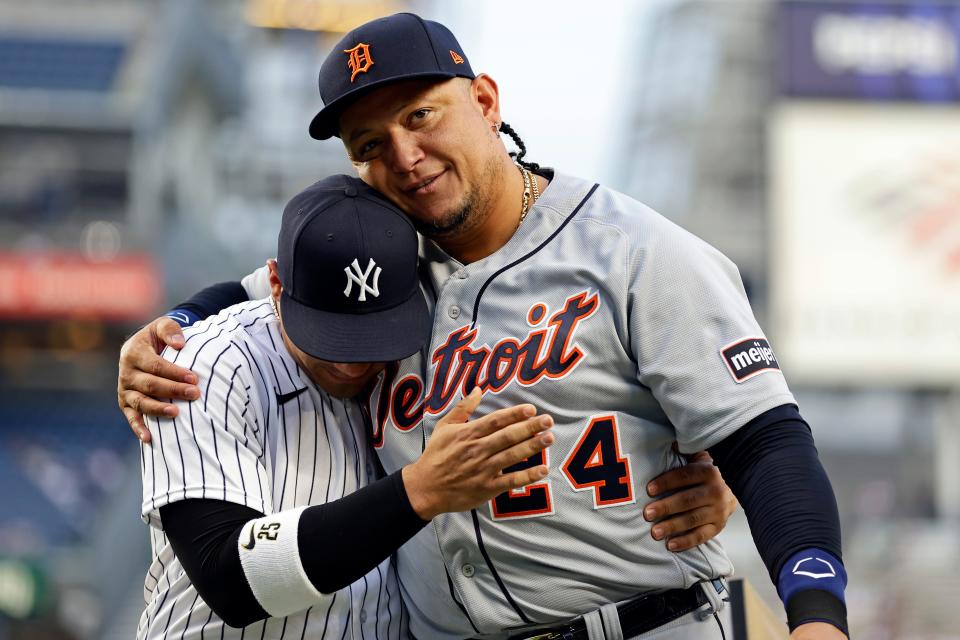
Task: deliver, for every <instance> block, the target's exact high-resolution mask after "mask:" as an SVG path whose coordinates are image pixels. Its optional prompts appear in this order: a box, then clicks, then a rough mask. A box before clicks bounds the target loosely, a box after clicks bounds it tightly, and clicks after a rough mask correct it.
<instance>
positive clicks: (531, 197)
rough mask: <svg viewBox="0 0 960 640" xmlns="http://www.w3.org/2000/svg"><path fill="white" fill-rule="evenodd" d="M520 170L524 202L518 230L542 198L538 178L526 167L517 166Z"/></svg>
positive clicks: (521, 207) (522, 202)
mask: <svg viewBox="0 0 960 640" xmlns="http://www.w3.org/2000/svg"><path fill="white" fill-rule="evenodd" d="M517 167H518V168H519V169H520V175H521V177H523V200H522V201H521V203H520V221H519V222H517V228H518V229H519V228H520V225H522V224H523V220H524V218H526V217H527V214H528V213H530V207H531V206H533V203H534V202H536V201H537V200H538V199H539V198H540V185H539V184H537V178H536V176H534V175H533V174H531V173H530V172H529V171H528V170H527V169H526V167H523V166H520V165H517Z"/></svg>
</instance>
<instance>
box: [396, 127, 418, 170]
mask: <svg viewBox="0 0 960 640" xmlns="http://www.w3.org/2000/svg"><path fill="white" fill-rule="evenodd" d="M388 154H389V157H390V166H391V168H392V169H393V170H394V171H396V172H398V173H409V172H411V171H413V169H414V168H415V167H416V166H417V163H418V162H420V161H421V160H422V159H423V150H422V149H421V148H420V145H419V143H418V141H417V139H416V136H414V135H413V134H412V133H410V132H409V131H397V132H394V133H393V134H392V135H391V136H390V144H389V149H388Z"/></svg>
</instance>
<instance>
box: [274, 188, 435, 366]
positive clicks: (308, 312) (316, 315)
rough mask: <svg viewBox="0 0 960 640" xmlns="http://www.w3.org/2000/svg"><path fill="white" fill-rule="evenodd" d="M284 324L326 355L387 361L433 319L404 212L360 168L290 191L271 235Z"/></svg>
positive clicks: (298, 340)
mask: <svg viewBox="0 0 960 640" xmlns="http://www.w3.org/2000/svg"><path fill="white" fill-rule="evenodd" d="M277 270H278V272H279V275H280V282H281V283H282V284H283V294H282V295H281V296H280V312H281V317H282V318H283V328H284V331H286V333H287V335H288V336H289V337H290V340H291V341H293V343H294V344H295V345H297V347H298V348H300V349H301V350H302V351H304V352H306V353H308V354H310V355H311V356H314V357H315V358H320V359H321V360H327V361H330V362H389V361H392V360H399V359H401V358H405V357H407V356H409V355H412V354H413V353H416V352H417V351H418V350H420V348H421V347H423V345H424V344H425V343H426V342H427V340H429V338H430V327H431V324H432V323H431V320H430V314H429V313H428V311H427V304H426V301H425V300H424V298H423V294H422V293H421V291H420V283H419V279H418V275H417V232H416V231H415V230H414V228H413V225H412V224H411V223H410V220H409V219H407V217H406V216H405V215H404V214H403V212H401V211H400V210H399V209H397V208H396V207H395V206H394V205H393V204H391V203H390V202H389V201H387V200H386V199H385V198H383V196H381V195H380V194H379V193H378V192H377V191H375V190H374V189H372V188H370V187H369V186H368V185H366V184H365V183H363V182H362V181H360V180H359V179H357V178H353V177H351V176H345V175H336V176H331V177H329V178H324V179H323V180H320V181H319V182H317V183H315V184H313V185H312V186H310V187H309V188H307V189H306V190H304V191H302V192H300V193H299V194H297V195H296V196H294V197H293V199H292V200H290V202H289V203H288V204H287V206H286V208H285V209H284V211H283V221H282V222H281V225H280V238H279V241H278V243H277Z"/></svg>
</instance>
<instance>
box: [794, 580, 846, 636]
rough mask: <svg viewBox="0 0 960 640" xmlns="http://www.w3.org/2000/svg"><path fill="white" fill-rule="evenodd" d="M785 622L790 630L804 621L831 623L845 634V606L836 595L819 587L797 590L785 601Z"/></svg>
mask: <svg viewBox="0 0 960 640" xmlns="http://www.w3.org/2000/svg"><path fill="white" fill-rule="evenodd" d="M786 609H787V624H788V625H789V627H790V631H791V632H792V631H793V630H794V629H796V628H797V627H799V626H800V625H801V624H803V623H805V622H826V623H828V624H832V625H833V626H835V627H836V628H837V629H840V631H843V632H844V633H845V634H847V636H849V635H850V634H849V632H848V631H847V607H846V605H844V604H843V601H841V600H840V599H839V598H838V597H837V596H835V595H833V594H832V593H829V592H827V591H821V590H820V589H807V590H805V591H798V592H797V593H795V594H794V595H793V597H792V598H790V601H789V602H788V603H787V606H786Z"/></svg>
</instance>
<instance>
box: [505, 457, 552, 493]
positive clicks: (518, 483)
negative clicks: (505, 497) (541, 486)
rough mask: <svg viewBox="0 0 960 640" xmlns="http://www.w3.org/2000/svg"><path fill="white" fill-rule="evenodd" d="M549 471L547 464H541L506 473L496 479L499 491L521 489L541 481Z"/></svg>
mask: <svg viewBox="0 0 960 640" xmlns="http://www.w3.org/2000/svg"><path fill="white" fill-rule="evenodd" d="M549 471H550V470H549V469H547V465H545V464H541V465H537V466H536V467H530V468H529V469H522V470H520V471H514V472H512V473H505V474H503V475H501V476H499V477H498V478H497V479H496V480H495V484H496V488H497V493H498V494H500V493H503V492H505V491H510V490H511V489H520V488H522V487H525V486H527V485H528V484H533V483H535V482H539V481H540V480H543V479H544V478H546V477H547V474H548V473H549Z"/></svg>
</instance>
